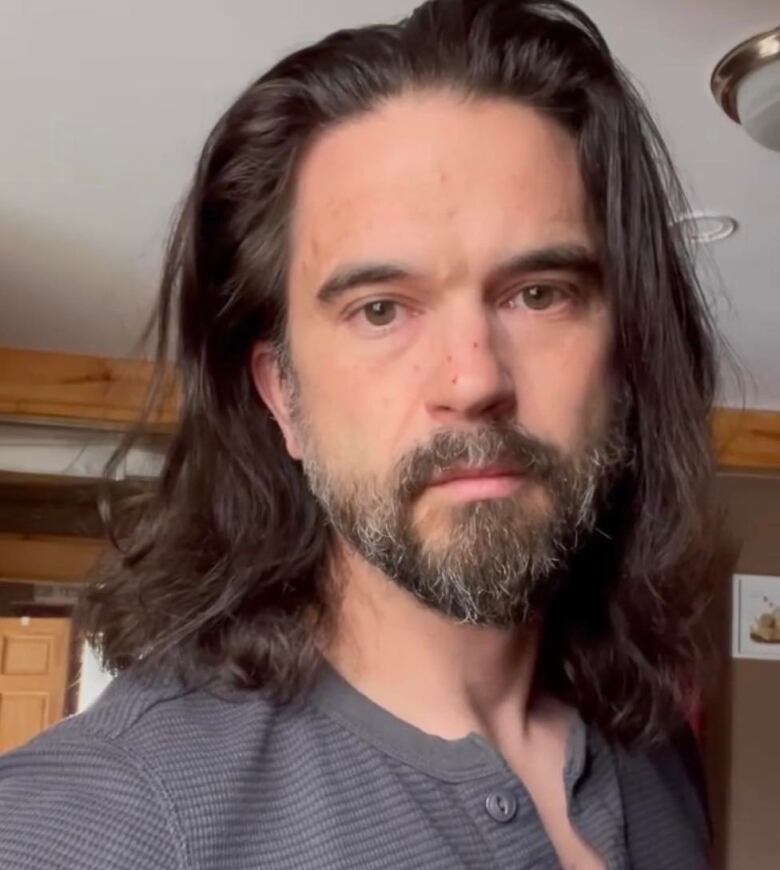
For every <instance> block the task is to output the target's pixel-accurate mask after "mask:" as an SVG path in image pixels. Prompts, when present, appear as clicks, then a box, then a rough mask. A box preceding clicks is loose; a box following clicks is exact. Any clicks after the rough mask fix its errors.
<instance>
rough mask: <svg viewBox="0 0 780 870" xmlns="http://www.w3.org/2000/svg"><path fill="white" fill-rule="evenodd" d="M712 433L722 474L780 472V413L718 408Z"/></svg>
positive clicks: (713, 419) (714, 416)
mask: <svg viewBox="0 0 780 870" xmlns="http://www.w3.org/2000/svg"><path fill="white" fill-rule="evenodd" d="M712 432H713V438H714V439H715V451H716V453H717V456H718V465H719V466H720V468H721V469H723V470H724V471H731V470H734V471H737V470H739V471H763V472H766V471H770V472H780V411H753V410H744V411H740V410H737V409H732V408H718V409H717V410H716V411H715V413H714V414H713V416H712Z"/></svg>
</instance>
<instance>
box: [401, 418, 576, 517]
mask: <svg viewBox="0 0 780 870" xmlns="http://www.w3.org/2000/svg"><path fill="white" fill-rule="evenodd" d="M561 459H562V457H561V454H560V451H559V450H558V448H557V447H555V446H553V445H552V444H548V443H547V442H544V441H542V440H541V439H540V438H537V437H536V436H534V435H532V434H531V433H529V432H527V431H526V430H524V429H523V428H522V427H520V426H515V425H512V426H509V425H502V426H483V427H480V428H479V429H474V430H471V431H468V432H465V431H462V430H440V431H438V432H436V433H435V434H434V435H433V436H432V438H431V439H430V441H429V442H427V443H426V444H420V445H418V446H417V447H415V448H414V449H413V450H411V451H410V452H409V453H407V454H406V455H405V456H404V457H403V458H402V459H401V460H400V462H399V463H398V464H397V466H396V471H395V479H396V491H397V494H398V496H399V498H400V499H401V500H402V501H404V502H406V501H409V500H411V499H413V498H415V497H416V496H417V495H419V494H420V493H421V492H422V491H423V490H424V489H425V488H426V487H427V486H428V485H429V484H430V483H431V482H432V481H433V480H434V479H435V478H436V477H438V476H439V475H441V474H443V473H445V472H446V471H448V470H450V469H451V468H452V467H453V466H461V465H462V466H465V467H467V468H481V467H484V466H487V465H497V464H500V465H508V466H510V467H511V468H512V469H516V470H517V473H518V474H524V475H527V476H529V477H533V478H535V479H536V480H540V481H542V480H546V479H547V478H549V477H550V476H551V475H552V474H553V472H554V471H556V469H558V468H559V466H560V464H561Z"/></svg>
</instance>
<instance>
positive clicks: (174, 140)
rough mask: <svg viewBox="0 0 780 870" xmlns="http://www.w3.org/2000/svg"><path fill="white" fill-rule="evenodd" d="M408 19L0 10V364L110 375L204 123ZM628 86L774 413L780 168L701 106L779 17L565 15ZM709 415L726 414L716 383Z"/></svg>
mask: <svg viewBox="0 0 780 870" xmlns="http://www.w3.org/2000/svg"><path fill="white" fill-rule="evenodd" d="M414 5H416V4H415V0H327V2H326V0H222V2H219V3H217V2H214V0H165V2H160V0H156V2H151V0H91V2H90V0H32V2H31V0H0V111H1V112H2V116H3V123H2V136H0V345H3V344H5V345H11V346H18V347H30V348H37V349H51V350H62V351H73V352H83V353H96V354H106V355H110V356H124V355H129V354H131V353H132V352H133V348H134V343H135V340H136V338H137V336H138V334H139V331H140V329H141V326H142V324H143V322H144V320H145V318H146V315H147V312H148V311H149V308H150V306H151V304H152V300H153V297H154V294H155V285H156V282H157V275H158V271H159V266H160V260H161V252H162V247H163V241H164V238H165V236H166V233H167V228H168V226H169V222H170V217H171V214H172V212H173V209H174V207H175V205H176V203H177V201H178V200H179V198H180V197H181V195H182V193H183V191H184V189H185V187H186V184H187V181H188V178H189V175H190V173H191V171H192V168H193V166H194V163H195V160H196V157H197V154H198V152H199V149H200V146H201V144H202V142H203V140H204V139H205V136H206V134H207V133H208V131H209V129H210V127H211V126H212V124H213V123H214V121H215V120H216V119H217V117H218V115H219V114H220V113H221V111H222V110H223V109H224V108H225V107H226V106H227V105H228V104H229V103H230V102H231V101H232V99H233V98H234V97H235V96H236V95H237V94H238V92H239V91H240V90H241V89H242V88H243V86H244V85H245V84H247V83H248V82H249V81H250V80H252V79H253V78H255V77H256V76H257V75H258V74H259V73H260V72H262V71H263V70H264V69H265V68H267V67H268V66H269V65H270V63H271V62H272V61H273V60H275V59H276V58H278V57H280V56H281V55H283V54H285V53H287V52H288V51H290V50H292V49H294V48H296V47H298V46H301V45H302V44H304V43H306V42H308V41H310V40H312V39H314V38H316V37H319V36H321V35H324V34H325V33H326V32H329V31H330V30H333V29H335V28H337V27H342V26H351V25H357V24H363V23H368V22H372V21H380V20H393V19H396V18H398V17H400V16H402V15H404V14H405V13H407V12H408V11H409V10H410V9H411V8H413V6H414ZM581 5H582V6H583V8H585V9H586V11H588V12H589V13H590V14H591V15H592V16H593V18H594V19H595V20H596V22H597V23H598V24H599V26H600V27H601V28H602V30H603V32H604V33H605V35H606V37H607V39H608V40H609V41H610V43H611V45H612V47H613V49H614V51H615V53H616V54H617V56H618V57H619V58H620V59H621V60H622V61H623V62H624V64H625V65H626V66H627V67H628V68H629V70H630V71H631V72H632V73H633V75H634V77H635V78H636V79H637V80H638V82H639V84H640V87H641V90H642V91H643V92H644V93H645V95H646V96H647V97H648V99H649V101H650V103H651V106H652V108H653V110H654V112H655V115H656V117H657V119H658V120H659V123H660V126H661V128H662V130H663V131H664V132H665V134H666V135H667V138H668V140H669V143H670V145H671V149H672V152H673V154H674V156H675V157H676V159H677V161H678V164H679V166H680V169H681V172H682V175H683V179H684V181H685V184H686V186H687V188H688V190H689V193H690V195H691V197H692V200H693V204H694V206H695V207H698V208H701V209H706V210H708V211H714V212H718V213H725V214H729V215H732V216H733V217H735V218H736V219H737V220H738V221H739V224H740V230H739V232H738V233H737V235H735V236H734V237H733V238H732V239H729V240H727V241H725V242H722V243H720V244H719V245H717V246H715V247H713V248H712V249H711V250H710V251H709V252H708V253H707V261H706V263H705V265H704V267H703V274H704V280H705V284H706V286H707V288H708V290H709V291H710V293H711V294H712V296H713V300H714V305H715V307H716V310H717V314H718V318H719V321H720V324H721V327H722V329H723V331H724V333H725V335H726V337H727V338H728V340H729V341H730V342H731V344H732V345H733V347H734V349H735V350H736V352H737V354H738V356H739V358H740V360H741V362H742V364H743V366H744V368H745V369H746V371H747V375H748V383H747V385H746V386H747V397H746V398H747V403H748V404H749V405H751V406H753V407H764V408H771V409H776V410H780V338H778V332H779V331H780V293H778V289H779V288H778V282H779V280H780V279H779V278H778V276H780V154H777V153H773V152H770V151H768V150H765V149H763V148H761V147H760V146H758V145H756V144H755V143H753V142H752V141H751V140H750V139H748V138H747V136H746V135H745V134H744V133H743V132H742V130H741V129H740V128H739V127H738V126H737V125H736V124H733V123H732V122H731V121H729V120H728V119H727V118H726V117H725V115H723V113H722V112H721V111H720V109H719V108H718V107H717V105H716V104H715V102H714V100H713V98H712V96H711V94H710V91H709V76H710V73H711V71H712V69H713V67H714V65H715V63H716V62H717V61H718V60H719V58H720V57H721V56H722V55H723V54H724V53H725V52H726V51H727V50H728V49H730V48H731V47H732V46H734V45H735V44H736V43H737V42H739V41H741V40H742V39H744V38H746V37H748V36H751V35H752V34H754V33H756V32H759V31H762V30H767V29H769V28H771V27H774V26H777V25H778V24H780V0H582V2H581ZM723 401H724V402H726V403H729V404H740V403H741V398H740V394H739V392H738V391H737V389H736V388H735V386H734V385H733V384H732V383H726V386H725V388H724V395H723Z"/></svg>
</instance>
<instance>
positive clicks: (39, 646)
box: [0, 617, 71, 753]
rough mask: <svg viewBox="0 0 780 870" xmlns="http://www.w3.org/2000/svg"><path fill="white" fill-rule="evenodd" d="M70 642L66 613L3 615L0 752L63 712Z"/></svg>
mask: <svg viewBox="0 0 780 870" xmlns="http://www.w3.org/2000/svg"><path fill="white" fill-rule="evenodd" d="M70 641H71V620H70V619H68V618H56V619H55V618H35V617H16V618H0V753H1V752H8V750H10V749H13V748H14V747H17V746H21V744H23V743H26V742H27V741H28V740H30V739H31V738H32V737H34V736H35V735H36V734H38V733H39V732H40V731H43V729H44V728H48V726H49V725H53V724H54V723H55V722H58V721H59V720H60V719H61V718H62V717H63V715H64V713H65V694H66V683H67V679H68V670H69V659H70Z"/></svg>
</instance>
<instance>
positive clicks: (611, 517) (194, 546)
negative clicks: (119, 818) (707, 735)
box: [81, 0, 722, 742]
mask: <svg viewBox="0 0 780 870" xmlns="http://www.w3.org/2000/svg"><path fill="white" fill-rule="evenodd" d="M420 88H426V89H437V88H438V89H447V90H450V91H454V92H457V93H462V94H464V95H466V96H474V97H477V98H479V97H487V98H490V97H499V98H502V99H511V100H516V101H518V102H519V103H521V104H523V105H525V106H531V107H534V108H536V109H537V110H538V111H539V112H541V113H543V114H544V115H545V116H547V117H549V118H552V119H554V120H555V121H557V122H558V123H560V124H561V125H563V127H564V128H565V129H566V130H567V131H568V132H569V133H570V135H571V136H572V138H573V140H574V141H575V143H576V147H577V150H578V155H579V161H580V167H581V172H582V176H583V179H584V183H585V188H586V192H587V196H588V202H589V207H590V212H591V215H590V217H591V219H592V221H593V225H594V227H595V228H596V230H597V233H598V238H599V243H600V249H601V256H602V259H603V270H604V276H605V286H606V288H607V292H608V293H609V295H610V302H611V307H612V310H613V312H614V318H615V336H616V347H615V365H616V366H617V368H618V374H619V376H620V379H621V380H622V382H624V384H625V387H626V391H627V396H628V408H627V412H626V417H627V423H626V426H627V437H628V441H629V443H630V445H631V447H632V454H633V457H634V460H633V462H632V463H630V465H629V466H628V467H627V468H626V469H625V471H624V473H623V474H622V477H621V478H620V479H619V480H618V481H617V483H616V484H615V486H614V488H613V490H612V492H611V494H610V498H609V505H608V507H607V508H606V510H605V516H604V517H603V518H601V520H600V523H599V528H600V530H601V534H597V535H594V536H593V538H592V540H591V541H590V542H589V543H588V544H587V545H586V546H585V547H584V548H583V549H582V550H581V551H580V552H579V553H578V554H577V555H576V556H575V558H574V562H573V564H572V566H571V571H570V572H569V579H568V581H567V582H565V583H564V584H563V586H562V587H561V589H560V591H559V593H558V595H557V597H556V599H555V600H554V602H553V603H552V605H551V607H550V609H549V611H548V613H547V619H546V627H545V632H544V637H543V643H542V649H541V658H540V662H539V679H540V681H541V682H543V683H544V684H545V685H546V686H548V687H549V688H550V689H551V690H553V691H555V692H556V693H558V694H559V695H560V696H561V697H562V698H564V699H565V700H567V701H569V702H570V703H572V704H575V705H576V706H577V707H578V708H579V709H580V710H581V712H582V714H583V715H584V716H585V717H586V718H588V719H589V720H591V721H593V722H595V723H596V724H597V725H598V726H600V727H601V729H602V730H603V732H604V733H605V734H606V735H607V736H608V737H609V738H610V739H615V740H619V741H623V742H634V741H637V740H647V739H653V738H656V737H659V736H661V735H663V734H665V733H666V732H667V731H668V729H669V728H671V727H672V726H673V725H674V724H675V723H676V721H677V717H678V716H679V715H680V711H681V710H682V708H683V706H684V703H685V699H686V698H687V697H689V693H690V691H691V690H692V689H693V688H694V687H696V686H697V685H698V684H699V681H700V679H701V677H702V671H703V670H704V668H703V664H704V662H705V648H704V646H703V645H702V642H701V640H700V637H699V635H700V632H699V627H700V625H701V623H702V613H703V608H704V605H705V603H706V599H707V595H708V590H709V588H710V585H711V580H712V579H713V577H714V576H715V574H716V572H717V570H718V565H719V558H720V556H721V550H720V544H719V541H720V540H722V539H721V538H720V537H719V536H718V533H717V526H718V518H717V514H716V511H715V509H714V508H713V501H712V497H711V484H712V480H713V476H714V475H713V456H712V449H711V443H710V433H709V425H708V415H709V412H710V409H711V405H712V402H713V396H714V390H715V385H716V351H717V342H718V339H717V334H716V332H715V329H714V326H713V323H712V320H711V316H710V314H709V313H708V308H707V305H706V302H705V298H704V296H703V293H702V291H701V288H700V286H699V285H698V283H697V279H696V276H695V271H694V265H693V258H692V253H691V251H690V250H689V248H688V244H687V242H686V240H685V239H684V238H683V237H682V236H681V234H680V233H679V232H678V230H677V229H676V228H675V216H676V215H678V214H679V213H681V212H683V211H685V210H686V203H685V197H684V194H683V192H682V190H681V186H680V184H679V182H678V180H677V177H676V175H675V172H674V169H673V167H672V164H671V161H670V159H669V155H668V153H667V150H666V148H665V146H664V144H663V142H662V140H661V137H660V135H659V133H658V131H657V129H656V127H655V125H654V123H653V121H652V119H651V117H650V115H649V114H648V112H647V110H646V108H645V107H644V105H643V103H642V100H641V99H640V97H639V96H638V95H637V93H636V91H635V89H634V87H633V86H632V85H631V83H630V81H629V80H628V78H627V76H626V75H625V73H624V72H623V71H622V70H621V68H620V67H619V65H618V64H617V62H616V61H615V59H614V58H613V57H612V55H611V53H610V51H609V49H608V47H607V45H606V44H605V42H604V40H603V38H602V36H601V34H600V33H599V31H598V30H597V28H596V26H595V25H594V24H593V22H592V21H591V20H590V19H589V18H588V17H587V16H586V15H585V14H584V13H583V12H582V11H580V10H578V9H577V8H576V7H574V6H572V5H570V4H569V3H567V2H562V0H484V2H477V0H431V2H427V3H424V4H423V5H421V6H420V7H419V8H418V9H417V10H416V11H415V12H414V13H413V14H411V15H410V16H409V17H408V18H406V19H404V20H403V21H401V22H400V23H398V24H395V25H382V26H372V27H364V28H360V29H351V30H342V31H339V32H336V33H334V34H332V35H330V36H328V37H327V38H325V39H323V40H322V41H320V42H317V43H316V44H313V45H311V46H309V47H306V48H303V49H302V50H299V51H297V52H295V53H294V54H291V55H290V56H288V57H286V58H285V59H283V60H281V61H280V62H279V63H277V64H276V65H275V66H274V67H273V68H272V69H271V70H270V71H269V72H267V73H266V74H265V75H263V76H262V77H261V78H259V79H258V80H257V81H256V82H254V83H253V84H251V85H250V86H249V87H248V88H247V89H246V90H245V91H244V93H243V94H242V95H241V96H240V97H239V98H238V99H237V100H236V102H235V103H234V104H233V105H232V106H231V107H230V108H229V109H228V110H227V111H226V113H225V114H224V115H223V117H222V118H221V119H220V120H219V122H218V123H217V124H216V126H215V128H214V130H213V131H212V133H211V134H210V136H209V138H208V141H207V142H206V145H205V147H204V149H203V152H202V155H201V157H200V160H199V163H198V166H197V170H196V172H195V176H194V180H193V182H192V185H191V189H190V190H189V194H188V196H187V198H186V201H185V204H184V206H183V208H182V210H181V213H180V216H179V218H178V222H177V224H176V226H175V229H174V232H173V234H172V237H171V240H170V243H169V249H168V252H167V257H166V262H165V268H164V274H163V278H162V286H161V291H160V295H159V301H158V304H157V308H156V311H155V316H154V319H153V321H152V322H151V323H150V328H149V332H147V335H149V334H151V330H153V329H154V330H156V355H157V366H156V375H155V378H154V379H153V382H152V387H151V392H150V394H149V397H148V401H147V404H146V414H145V417H148V416H149V414H151V413H152V412H153V410H154V408H155V407H156V405H157V404H159V402H160V400H161V399H160V397H161V395H162V388H161V385H162V384H163V383H164V382H165V373H166V370H167V369H168V367H169V365H170V361H171V359H172V358H173V359H175V363H176V367H177V372H178V376H179V378H180V408H179V416H178V421H177V425H176V428H175V431H174V433H173V436H172V440H171V442H170V446H169V449H168V451H167V455H166V458H165V462H164V467H163V470H162V473H161V476H160V478H159V480H157V481H156V482H155V484H154V487H153V488H152V489H151V490H150V491H148V492H146V493H144V494H143V495H142V496H139V497H138V498H136V499H135V500H133V502H132V503H130V504H125V505H121V504H118V505H114V506H113V509H112V510H111V513H110V517H109V521H110V529H111V533H112V540H113V546H112V547H111V548H110V550H109V551H107V553H106V556H105V558H104V559H103V560H102V561H101V563H100V565H99V566H98V568H97V570H96V573H95V576H94V577H93V578H92V580H91V583H90V585H89V586H88V587H87V590H86V594H85V597H84V600H83V605H82V611H81V616H82V620H83V624H84V625H85V627H86V631H87V635H88V637H89V638H90V639H91V640H92V641H93V643H95V644H96V645H97V646H98V647H99V649H100V651H101V653H102V656H103V660H104V663H105V664H106V665H107V666H108V667H109V668H110V669H112V670H114V671H118V670H123V669H126V668H129V667H131V666H133V667H137V668H145V667H156V666H158V665H159V664H160V663H161V662H163V661H164V660H165V661H170V660H172V661H173V662H174V663H175V665H176V667H177V669H178V670H179V672H180V673H181V674H182V675H183V676H184V678H185V679H187V680H196V679H207V680H214V681H215V682H217V683H219V684H221V685H225V686H230V687H234V688H246V689H252V688H259V687H263V688H265V689H268V690H270V691H271V692H273V693H274V694H275V696H277V697H278V698H279V699H280V700H284V699H289V698H291V697H294V696H296V695H297V694H298V693H299V692H300V690H301V689H302V688H303V687H305V685H306V684H307V682H308V680H309V679H310V677H311V676H312V675H313V673H314V671H315V669H316V664H317V649H318V641H319V639H321V638H322V637H323V636H324V635H325V634H327V632H329V631H332V630H333V629H334V626H333V620H332V619H331V615H330V614H331V610H332V608H330V607H329V603H330V601H329V593H328V584H327V581H326V577H325V576H324V575H325V571H324V570H323V568H324V566H325V564H326V559H327V555H328V552H329V547H330V544H331V534H332V532H331V530H330V529H329V526H328V522H327V519H326V517H325V515H324V513H323V510H322V508H321V507H320V505H319V504H318V503H317V501H316V500H315V498H314V497H313V496H312V494H311V492H310V490H309V487H308V485H307V483H306V480H305V478H304V476H303V474H302V471H301V467H300V465H299V464H298V463H297V462H294V461H293V460H291V459H290V457H289V456H288V455H287V452H286V450H285V447H284V444H283V442H282V439H281V436H280V433H279V430H278V428H277V426H276V425H275V423H274V422H273V421H272V418H271V416H270V414H269V411H268V409H267V408H266V407H265V406H264V404H263V403H262V401H261V400H260V399H259V398H258V396H257V393H256V390H255V387H254V385H253V381H252V377H251V374H250V367H249V354H250V350H251V348H252V345H253V344H254V343H255V342H257V341H258V340H269V341H272V342H274V343H275V346H277V347H278V348H280V349H281V350H280V352H282V353H283V349H284V337H285V331H286V319H285V312H286V305H285V294H286V280H287V266H288V260H289V250H288V242H289V227H290V216H291V212H292V209H293V208H294V197H295V182H296V170H297V168H298V167H299V165H300V163H301V160H302V159H303V158H304V156H305V155H306V153H307V149H309V148H310V147H311V146H312V143H313V142H314V141H315V140H316V139H317V137H318V136H319V135H321V133H322V131H323V130H326V129H328V128H330V127H332V126H334V125H336V124H339V123H340V122H342V121H344V120H345V119H347V118H353V117H356V116H359V115H360V114H361V113H367V112H370V111H371V110H372V108H374V107H377V106H378V105H379V104H381V103H382V101H386V100H388V99H391V98H393V97H394V96H397V95H399V94H402V93H403V92H406V91H408V90H410V89H420ZM488 147H489V143H486V148H488ZM142 424H143V421H140V423H139V427H136V429H135V430H134V431H133V432H130V433H128V434H127V436H126V437H125V439H124V442H123V444H122V446H121V448H120V450H119V452H118V453H117V454H116V456H115V457H114V460H113V465H112V468H113V467H115V466H116V465H117V464H118V462H120V461H121V459H122V457H123V456H124V455H125V454H126V452H127V451H128V450H129V448H130V447H131V446H132V444H133V443H134V439H136V438H137V437H138V434H139V431H140V429H141V426H142ZM109 474H110V470H109Z"/></svg>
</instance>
